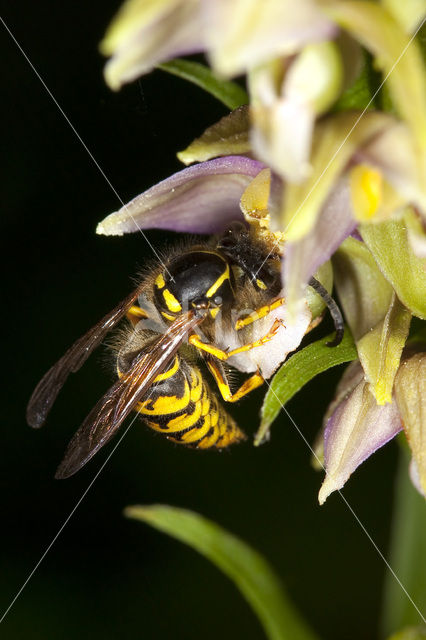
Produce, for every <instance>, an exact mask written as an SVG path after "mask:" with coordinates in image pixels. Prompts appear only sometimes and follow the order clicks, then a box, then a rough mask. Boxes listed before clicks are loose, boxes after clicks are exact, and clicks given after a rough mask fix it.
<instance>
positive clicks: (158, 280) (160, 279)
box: [155, 273, 166, 289]
mask: <svg viewBox="0 0 426 640" xmlns="http://www.w3.org/2000/svg"><path fill="white" fill-rule="evenodd" d="M165 284H166V283H165V282H164V278H163V274H162V273H160V274H159V275H158V276H157V277H156V278H155V286H156V287H157V288H158V289H162V288H163V287H164V285H165Z"/></svg>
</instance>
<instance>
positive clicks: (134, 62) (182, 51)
mask: <svg viewBox="0 0 426 640" xmlns="http://www.w3.org/2000/svg"><path fill="white" fill-rule="evenodd" d="M155 5H156V6H155ZM203 49H204V35H203V25H202V23H201V18H200V15H199V0H168V1H166V2H159V3H152V2H151V3H141V2H140V1H139V0H127V2H126V3H124V5H123V6H122V8H121V9H120V11H119V13H118V14H117V16H116V17H115V19H114V20H113V22H112V24H111V25H110V27H109V29H108V32H107V34H106V35H105V38H104V40H103V41H102V43H101V51H102V53H104V54H105V55H108V56H109V55H110V56H112V57H111V59H110V60H109V61H108V62H107V64H106V65H105V72H104V73H105V80H106V82H107V84H108V85H109V87H110V88H111V89H114V90H117V89H119V88H120V87H121V85H123V84H124V83H126V82H130V81H131V80H134V79H136V78H138V77H139V76H141V75H143V74H144V73H148V72H149V71H151V70H152V69H153V68H154V67H155V66H156V65H157V64H159V63H161V62H164V61H166V60H170V59H171V58H175V57H177V56H182V55H186V54H189V53H197V52H199V51H202V50H203Z"/></svg>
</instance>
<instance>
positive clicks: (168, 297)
mask: <svg viewBox="0 0 426 640" xmlns="http://www.w3.org/2000/svg"><path fill="white" fill-rule="evenodd" d="M163 297H164V300H165V301H166V305H167V308H168V309H170V311H173V313H177V312H178V311H182V307H181V305H180V302H179V301H178V300H176V298H175V297H174V295H173V293H171V292H170V291H169V290H168V289H164V291H163Z"/></svg>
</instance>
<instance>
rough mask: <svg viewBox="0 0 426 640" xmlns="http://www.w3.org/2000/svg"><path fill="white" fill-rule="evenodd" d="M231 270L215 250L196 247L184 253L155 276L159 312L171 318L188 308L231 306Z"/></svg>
mask: <svg viewBox="0 0 426 640" xmlns="http://www.w3.org/2000/svg"><path fill="white" fill-rule="evenodd" d="M233 287H234V282H233V275H232V270H231V269H230V267H229V264H228V262H227V260H226V258H224V257H223V256H221V255H220V254H219V253H218V252H216V251H210V250H207V249H206V250H198V251H188V252H186V253H183V254H182V255H181V256H179V257H178V258H174V259H173V260H171V261H170V262H169V264H168V265H167V266H166V268H165V270H164V271H163V273H161V274H160V275H159V276H157V278H156V280H155V284H154V296H155V300H156V303H157V304H158V306H159V308H160V310H161V313H162V315H163V316H164V317H165V318H166V319H169V320H173V319H174V318H175V317H176V315H177V314H179V313H182V312H183V311H187V310H188V309H209V310H210V313H211V315H212V317H215V315H216V314H217V311H218V310H219V309H220V308H222V309H224V308H225V309H230V308H231V305H232V302H233V300H234V288H233Z"/></svg>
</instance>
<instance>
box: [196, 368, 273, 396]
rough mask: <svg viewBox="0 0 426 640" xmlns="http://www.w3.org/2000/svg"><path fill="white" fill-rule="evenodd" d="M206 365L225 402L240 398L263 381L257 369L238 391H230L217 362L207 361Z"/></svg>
mask: <svg viewBox="0 0 426 640" xmlns="http://www.w3.org/2000/svg"><path fill="white" fill-rule="evenodd" d="M207 366H208V368H209V369H210V372H211V374H212V376H213V378H214V379H215V380H216V384H217V386H218V387H219V391H220V393H221V396H222V398H223V399H224V400H225V402H237V400H240V398H242V397H243V396H245V395H247V394H248V393H250V392H251V391H254V389H257V387H260V386H261V385H262V384H263V383H264V382H265V380H264V378H263V377H262V376H261V374H260V373H259V371H257V372H256V373H254V374H253V375H252V376H250V378H248V379H247V380H246V381H245V382H244V383H243V384H242V385H241V387H240V388H239V389H238V391H236V392H235V393H232V392H231V389H230V388H229V384H228V382H227V380H225V378H224V376H223V374H222V372H221V370H220V369H219V367H218V366H217V364H216V363H214V362H212V361H209V362H207Z"/></svg>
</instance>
